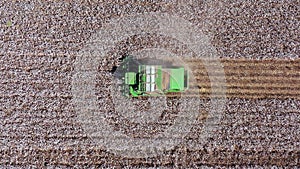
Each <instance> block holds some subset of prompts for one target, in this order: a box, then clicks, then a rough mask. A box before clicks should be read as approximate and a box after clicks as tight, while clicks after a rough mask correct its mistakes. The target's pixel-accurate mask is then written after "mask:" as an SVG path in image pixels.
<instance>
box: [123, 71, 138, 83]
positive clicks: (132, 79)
mask: <svg viewBox="0 0 300 169" xmlns="http://www.w3.org/2000/svg"><path fill="white" fill-rule="evenodd" d="M125 84H128V85H134V84H136V73H134V72H127V73H126V74H125Z"/></svg>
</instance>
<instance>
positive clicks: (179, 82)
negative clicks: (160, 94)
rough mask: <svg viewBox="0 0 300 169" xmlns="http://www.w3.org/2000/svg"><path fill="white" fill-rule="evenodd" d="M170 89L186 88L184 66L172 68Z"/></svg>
mask: <svg viewBox="0 0 300 169" xmlns="http://www.w3.org/2000/svg"><path fill="white" fill-rule="evenodd" d="M170 89H171V90H179V91H181V90H184V68H175V69H171V77H170Z"/></svg>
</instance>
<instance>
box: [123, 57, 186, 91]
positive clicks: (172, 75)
mask: <svg viewBox="0 0 300 169" xmlns="http://www.w3.org/2000/svg"><path fill="white" fill-rule="evenodd" d="M131 62H132V58H131V57H127V58H125V60H124V63H123V64H122V65H121V66H122V69H123V70H124V74H123V75H124V77H123V78H122V79H123V84H122V85H123V90H122V91H123V95H125V96H127V97H140V96H163V95H166V94H168V93H176V92H183V91H185V90H186V89H187V88H188V80H189V77H188V72H187V70H185V68H184V67H180V66H165V65H159V64H143V63H142V64H141V63H139V64H132V63H131ZM132 65H134V66H132Z"/></svg>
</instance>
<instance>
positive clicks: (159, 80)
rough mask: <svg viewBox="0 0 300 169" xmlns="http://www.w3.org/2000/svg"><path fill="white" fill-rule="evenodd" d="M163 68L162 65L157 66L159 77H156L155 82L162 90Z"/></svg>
mask: <svg viewBox="0 0 300 169" xmlns="http://www.w3.org/2000/svg"><path fill="white" fill-rule="evenodd" d="M161 69H162V66H157V68H156V71H157V77H156V79H155V83H156V85H157V88H158V89H159V90H162V70H161Z"/></svg>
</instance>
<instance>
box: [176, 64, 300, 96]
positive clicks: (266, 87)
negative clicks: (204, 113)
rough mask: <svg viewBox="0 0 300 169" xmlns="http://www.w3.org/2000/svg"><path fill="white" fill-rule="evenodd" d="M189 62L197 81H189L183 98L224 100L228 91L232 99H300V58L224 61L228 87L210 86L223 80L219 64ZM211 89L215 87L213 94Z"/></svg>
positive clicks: (224, 85) (221, 85)
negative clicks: (218, 98) (224, 95)
mask: <svg viewBox="0 0 300 169" xmlns="http://www.w3.org/2000/svg"><path fill="white" fill-rule="evenodd" d="M204 62H205V64H204ZM186 63H187V66H188V67H189V68H190V69H191V70H192V74H193V76H194V79H195V81H191V82H190V89H189V90H188V91H187V93H186V94H183V95H184V96H188V97H196V96H200V97H204V98H206V97H223V95H222V92H223V90H224V89H225V90H226V97H229V98H297V99H298V98H300V59H298V60H274V61H273V60H244V59H236V60H232V59H231V60H225V59H223V60H221V63H222V64H223V66H224V73H225V80H226V83H225V84H221V83H211V79H214V81H215V82H216V81H218V79H219V80H220V79H221V78H222V77H223V74H222V72H221V71H219V70H217V69H214V68H218V67H217V65H218V63H217V62H215V61H201V60H186ZM208 69H209V70H208ZM209 74H210V75H209ZM220 82H221V81H220ZM220 87H223V88H220ZM212 88H215V90H214V91H215V93H214V94H213V95H212V93H211V92H212ZM175 95H176V94H173V95H172V96H175Z"/></svg>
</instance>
